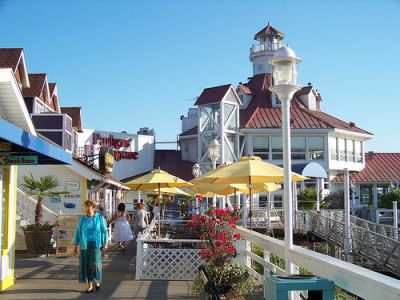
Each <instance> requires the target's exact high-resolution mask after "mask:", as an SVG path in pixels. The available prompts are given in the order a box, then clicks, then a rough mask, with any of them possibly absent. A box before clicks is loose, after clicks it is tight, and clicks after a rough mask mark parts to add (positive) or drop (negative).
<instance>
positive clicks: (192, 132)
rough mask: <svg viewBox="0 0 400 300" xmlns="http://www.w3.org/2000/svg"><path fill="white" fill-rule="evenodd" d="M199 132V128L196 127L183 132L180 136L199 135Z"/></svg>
mask: <svg viewBox="0 0 400 300" xmlns="http://www.w3.org/2000/svg"><path fill="white" fill-rule="evenodd" d="M197 131H198V126H195V127H193V128H190V129H189V130H186V131H185V132H182V133H181V134H180V136H187V135H197Z"/></svg>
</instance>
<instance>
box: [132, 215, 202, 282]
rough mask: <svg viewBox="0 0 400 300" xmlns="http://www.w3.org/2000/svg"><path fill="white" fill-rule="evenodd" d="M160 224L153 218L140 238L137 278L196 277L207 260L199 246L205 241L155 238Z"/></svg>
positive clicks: (191, 278) (188, 278) (138, 241)
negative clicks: (203, 259) (203, 258)
mask: <svg viewBox="0 0 400 300" xmlns="http://www.w3.org/2000/svg"><path fill="white" fill-rule="evenodd" d="M156 226H157V223H156V220H153V221H152V223H151V224H150V225H149V226H148V228H147V229H146V231H145V232H144V233H143V234H139V236H138V239H137V241H136V242H137V251H136V280H193V279H194V278H195V277H196V274H197V272H198V268H199V266H200V265H201V264H202V263H203V262H202V260H201V258H200V250H199V249H197V244H198V243H202V242H203V241H201V240H187V239H180V240H176V239H174V240H173V239H167V238H161V239H152V238H150V236H151V233H152V232H154V231H155V229H156ZM185 245H186V246H188V248H182V247H184V246H185Z"/></svg>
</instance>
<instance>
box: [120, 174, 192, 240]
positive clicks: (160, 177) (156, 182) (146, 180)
mask: <svg viewBox="0 0 400 300" xmlns="http://www.w3.org/2000/svg"><path fill="white" fill-rule="evenodd" d="M125 185H126V186H127V187H129V188H130V189H131V190H134V191H146V190H154V189H157V194H158V198H160V196H161V188H172V187H185V186H187V187H190V186H192V185H193V184H191V183H190V182H187V181H185V180H183V179H180V178H179V177H176V176H174V175H172V174H169V173H168V172H166V171H163V170H161V169H160V168H158V169H154V170H152V171H150V172H149V173H147V174H145V175H143V176H140V177H138V178H136V179H133V180H131V181H128V182H127V183H125ZM158 237H159V238H160V222H158Z"/></svg>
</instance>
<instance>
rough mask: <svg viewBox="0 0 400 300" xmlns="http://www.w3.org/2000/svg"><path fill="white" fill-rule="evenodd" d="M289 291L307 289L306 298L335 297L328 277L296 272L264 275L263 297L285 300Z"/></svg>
mask: <svg viewBox="0 0 400 300" xmlns="http://www.w3.org/2000/svg"><path fill="white" fill-rule="evenodd" d="M290 291H308V300H334V299H335V283H334V282H333V281H332V280H329V279H325V278H321V277H318V276H308V275H298V274H295V275H285V276H279V275H271V276H267V277H266V279H265V285H264V299H268V300H287V299H288V292H290Z"/></svg>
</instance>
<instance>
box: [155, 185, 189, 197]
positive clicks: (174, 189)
mask: <svg viewBox="0 0 400 300" xmlns="http://www.w3.org/2000/svg"><path fill="white" fill-rule="evenodd" d="M148 193H149V194H154V193H156V194H158V189H153V190H149V191H148ZM160 193H161V194H168V195H182V196H187V197H190V196H191V195H190V194H189V193H186V192H185V191H183V190H181V189H179V188H177V187H171V188H169V187H163V188H160Z"/></svg>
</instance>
